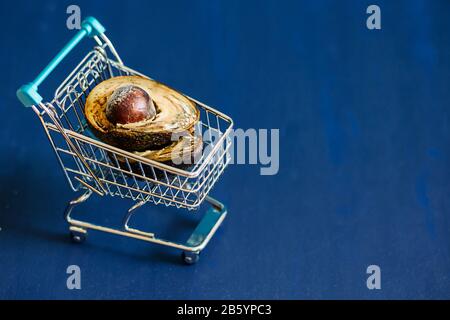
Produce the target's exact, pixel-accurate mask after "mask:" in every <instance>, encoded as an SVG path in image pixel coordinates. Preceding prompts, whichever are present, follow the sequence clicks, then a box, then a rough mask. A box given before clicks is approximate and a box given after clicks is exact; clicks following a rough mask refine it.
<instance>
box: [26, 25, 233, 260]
mask: <svg viewBox="0 0 450 320" xmlns="http://www.w3.org/2000/svg"><path fill="white" fill-rule="evenodd" d="M104 31H105V30H104V28H103V27H102V26H101V24H100V23H99V22H98V21H97V20H96V19H95V18H92V17H90V18H87V19H86V20H85V21H84V22H83V24H82V28H81V30H80V31H79V32H78V33H77V34H76V36H75V37H74V38H73V39H72V40H71V41H70V42H69V43H68V44H67V45H66V46H65V47H64V48H63V50H62V51H61V52H60V53H59V54H58V55H57V56H56V57H55V58H54V59H53V60H52V61H51V62H50V64H49V65H48V66H47V67H46V68H45V69H44V70H43V71H42V72H41V73H40V74H39V75H38V77H37V78H36V79H35V80H34V81H33V82H31V83H29V84H27V85H24V86H22V87H21V88H20V89H19V90H18V92H17V95H18V97H19V100H20V101H21V102H22V103H23V104H24V105H26V106H31V107H32V109H33V110H34V111H35V113H36V114H37V115H38V117H39V119H40V121H41V123H42V125H43V127H44V130H45V132H46V133H47V136H48V138H49V141H50V144H51V145H52V147H53V149H54V151H55V153H56V156H57V159H58V161H59V163H60V165H61V168H62V169H63V171H64V174H65V176H66V178H67V181H68V183H69V185H70V187H71V188H72V189H73V191H84V194H82V195H81V196H80V197H78V198H77V199H75V200H73V201H71V202H70V203H69V206H68V208H67V210H66V219H67V221H68V222H69V224H70V230H71V235H72V238H73V239H74V240H75V241H78V242H81V241H82V240H84V239H85V237H86V234H87V229H96V230H99V231H105V232H110V233H115V234H119V235H123V236H128V237H133V238H137V239H140V240H145V241H149V242H156V243H159V244H163V245H168V246H172V247H176V248H179V249H182V250H183V258H184V260H185V262H188V263H193V262H196V261H197V259H198V253H199V252H200V251H201V250H202V249H203V248H204V247H205V246H206V244H207V243H208V241H209V239H210V238H211V237H212V235H213V234H214V232H215V230H216V229H217V227H218V226H219V225H220V223H221V222H222V220H223V218H224V217H225V215H226V210H225V207H224V206H223V205H222V204H221V203H220V202H218V201H217V200H215V199H212V198H211V197H209V196H208V193H209V191H210V190H211V188H212V187H213V186H214V184H215V183H216V182H217V180H218V178H219V177H220V175H221V174H222V172H223V170H224V169H225V168H226V166H227V164H228V163H229V161H230V154H229V148H230V146H231V139H230V132H231V130H232V127H233V121H232V119H231V118H230V117H228V116H226V115H225V114H223V113H221V112H219V111H217V110H215V109H213V108H211V107H209V106H207V105H205V104H203V103H201V102H199V101H197V100H195V99H192V98H190V97H187V96H186V98H188V99H189V100H190V101H191V102H193V103H194V104H195V105H196V106H197V108H198V110H199V111H200V119H199V121H198V122H197V123H196V125H195V134H196V135H200V136H201V138H202V140H203V150H202V153H201V156H200V157H199V158H198V159H196V161H195V163H193V164H192V165H191V166H188V167H184V168H180V167H175V166H171V165H168V164H164V163H161V162H157V161H153V160H150V159H147V158H144V157H141V156H139V155H137V154H135V153H133V152H129V151H126V150H122V149H119V148H116V147H113V146H111V145H108V144H106V143H104V142H102V141H100V140H98V139H97V138H96V137H95V136H94V135H93V134H92V132H91V131H90V129H89V127H88V124H87V122H86V119H85V115H84V105H85V102H86V98H87V96H88V95H89V93H90V91H91V90H92V89H93V88H94V87H95V86H96V85H97V84H99V83H100V82H102V81H104V80H107V79H109V78H112V77H115V76H123V75H139V76H143V77H146V76H144V75H143V74H141V73H139V72H137V71H135V70H132V69H130V68H128V67H126V66H125V65H124V64H123V62H122V59H121V58H120V56H119V55H118V53H117V51H116V50H115V48H114V46H113V45H112V43H111V42H110V40H109V39H108V38H107V37H106V36H105V34H104ZM86 36H88V37H91V38H93V39H94V40H95V41H96V46H95V47H94V49H93V50H92V51H90V52H89V53H88V54H87V55H86V56H85V57H84V58H83V59H82V61H81V62H80V63H79V64H78V66H77V67H76V68H75V69H74V70H73V71H72V72H71V73H70V74H69V75H68V76H67V78H66V79H65V80H64V81H63V82H62V83H61V85H60V86H59V87H58V88H57V89H56V91H55V94H54V98H53V99H52V100H51V101H50V102H43V98H42V97H41V96H40V95H39V93H38V86H39V85H40V84H41V83H42V82H43V81H44V80H45V78H46V77H47V76H48V75H49V74H50V73H51V72H52V71H53V69H54V68H55V67H56V66H57V65H58V64H59V63H60V62H61V61H62V60H63V58H64V57H65V56H66V55H67V54H68V53H69V52H70V51H71V50H72V49H73V48H74V47H75V46H76V45H77V44H78V43H79V42H80V41H81V40H82V39H83V38H85V37H86ZM147 78H148V77H147ZM93 192H95V193H96V194H98V195H100V196H118V197H120V198H129V199H132V200H134V201H135V203H134V205H133V206H132V207H131V208H130V210H129V211H128V213H127V214H126V215H125V218H124V223H123V225H122V227H121V228H120V229H117V228H109V227H103V226H97V225H94V224H90V223H88V222H83V221H80V220H75V219H73V218H72V217H71V212H72V209H73V207H74V206H75V205H77V204H79V203H81V202H84V201H86V200H87V199H88V198H89V197H90V195H91V194H92V193H93ZM205 199H206V200H207V201H208V202H209V203H210V204H211V205H212V206H211V209H210V210H208V211H207V213H206V214H205V216H204V217H203V219H202V220H201V221H200V223H199V225H198V227H197V228H196V230H194V233H193V234H192V235H191V237H190V238H189V239H188V241H187V242H186V243H181V244H180V243H176V242H171V241H167V240H163V239H158V238H156V236H155V234H154V233H149V232H144V231H141V230H139V229H135V228H131V227H129V226H128V223H129V220H130V218H131V215H132V213H134V210H135V209H137V208H138V207H140V206H142V205H144V204H146V203H153V204H156V205H157V204H163V205H165V206H175V207H177V208H185V209H188V210H193V209H197V208H198V207H199V206H200V205H201V204H202V202H203V201H204V200H205Z"/></svg>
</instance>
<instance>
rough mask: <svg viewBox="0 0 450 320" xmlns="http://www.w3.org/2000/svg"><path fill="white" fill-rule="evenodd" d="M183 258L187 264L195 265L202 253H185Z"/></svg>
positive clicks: (182, 255) (182, 254)
mask: <svg viewBox="0 0 450 320" xmlns="http://www.w3.org/2000/svg"><path fill="white" fill-rule="evenodd" d="M181 258H182V259H183V261H184V263H186V264H189V265H191V264H195V263H197V261H198V259H200V252H189V251H183V252H182V253H181Z"/></svg>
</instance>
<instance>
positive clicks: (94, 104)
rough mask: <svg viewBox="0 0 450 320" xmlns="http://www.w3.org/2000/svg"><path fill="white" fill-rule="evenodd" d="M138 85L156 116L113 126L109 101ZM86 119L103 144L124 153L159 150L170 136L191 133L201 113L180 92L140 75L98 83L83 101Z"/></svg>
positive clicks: (169, 142) (170, 140)
mask: <svg viewBox="0 0 450 320" xmlns="http://www.w3.org/2000/svg"><path fill="white" fill-rule="evenodd" d="M129 85H133V86H137V87H139V88H142V89H143V90H145V91H146V92H147V93H148V94H149V96H150V97H151V98H152V100H153V103H154V105H155V108H156V115H155V116H154V117H152V118H151V119H149V120H144V121H139V122H134V123H126V124H119V123H118V124H114V123H111V122H110V121H109V120H108V118H107V117H106V107H107V101H108V98H109V97H110V96H111V95H112V94H113V93H114V91H115V90H116V89H118V88H120V87H123V86H129ZM84 111H85V116H86V120H87V123H88V124H89V127H90V128H91V130H92V131H93V133H94V134H95V135H96V136H97V137H98V138H99V139H100V140H102V141H104V142H106V143H108V144H110V145H112V146H115V147H118V148H121V149H124V150H127V151H139V152H144V151H148V150H158V149H161V148H163V147H166V146H168V145H170V144H171V143H173V141H172V139H171V137H172V134H178V133H186V132H191V133H192V132H193V131H194V125H195V123H196V122H197V121H198V120H199V117H200V112H199V110H198V109H197V107H196V106H195V104H194V103H192V102H191V101H190V100H188V99H187V98H186V97H185V96H183V95H182V94H180V93H179V92H177V91H175V90H173V89H171V88H169V87H167V86H165V85H163V84H161V83H159V82H157V81H154V80H150V79H147V78H144V77H140V76H120V77H114V78H110V79H108V80H105V81H103V82H101V83H99V84H98V85H97V86H96V87H95V88H94V89H92V91H91V92H90V94H89V96H88V97H87V99H86V105H85V109H84Z"/></svg>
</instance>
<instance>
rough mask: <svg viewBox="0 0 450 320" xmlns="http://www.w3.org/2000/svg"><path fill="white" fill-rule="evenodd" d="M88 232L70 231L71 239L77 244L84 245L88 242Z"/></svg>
mask: <svg viewBox="0 0 450 320" xmlns="http://www.w3.org/2000/svg"><path fill="white" fill-rule="evenodd" d="M86 236H87V232H86V231H73V230H71V231H70V239H71V240H72V241H73V242H75V243H83V242H84V241H86Z"/></svg>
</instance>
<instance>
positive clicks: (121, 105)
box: [106, 85, 156, 125]
mask: <svg viewBox="0 0 450 320" xmlns="http://www.w3.org/2000/svg"><path fill="white" fill-rule="evenodd" d="M155 115H156V109H155V106H154V104H153V100H152V99H151V98H150V96H149V94H148V93H147V91H145V90H144V89H142V88H140V87H137V86H133V85H127V86H123V87H119V88H117V89H116V90H115V91H114V92H113V93H112V94H111V96H110V97H109V98H108V101H107V103H106V118H107V119H108V121H109V122H111V123H113V124H114V125H116V124H127V123H134V122H139V121H144V120H148V119H151V118H153V117H154V116H155Z"/></svg>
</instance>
